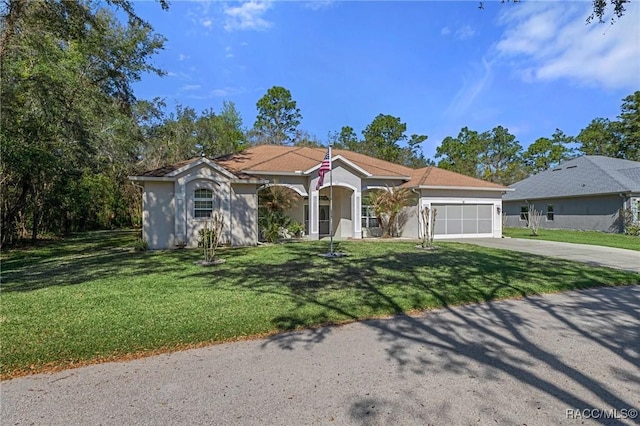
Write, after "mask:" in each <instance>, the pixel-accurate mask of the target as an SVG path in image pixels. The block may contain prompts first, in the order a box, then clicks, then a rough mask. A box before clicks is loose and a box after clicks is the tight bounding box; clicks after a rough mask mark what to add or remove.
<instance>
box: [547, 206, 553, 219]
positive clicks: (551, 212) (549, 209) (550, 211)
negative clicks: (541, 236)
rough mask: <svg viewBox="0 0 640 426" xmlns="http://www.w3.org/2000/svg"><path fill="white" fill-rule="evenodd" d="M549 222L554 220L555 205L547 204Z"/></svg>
mask: <svg viewBox="0 0 640 426" xmlns="http://www.w3.org/2000/svg"><path fill="white" fill-rule="evenodd" d="M547 220H553V204H547Z"/></svg>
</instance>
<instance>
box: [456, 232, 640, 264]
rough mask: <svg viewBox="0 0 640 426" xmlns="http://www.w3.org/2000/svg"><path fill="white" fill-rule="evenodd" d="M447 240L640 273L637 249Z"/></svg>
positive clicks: (514, 240)
mask: <svg viewBox="0 0 640 426" xmlns="http://www.w3.org/2000/svg"><path fill="white" fill-rule="evenodd" d="M447 241H455V242H458V243H467V244H475V245H479V246H483V247H491V248H499V249H505V250H514V251H520V252H525V253H533V254H539V255H541V256H550V257H557V258H560V259H566V260H573V261H576V262H582V263H588V264H589V265H594V266H606V267H609V268H616V269H623V270H626V271H631V272H638V273H640V251H634V250H625V249H620V248H615V247H603V246H594V245H587V244H573V243H562V242H557V241H545V240H534V239H526V238H465V239H456V240H447ZM639 244H640V243H639Z"/></svg>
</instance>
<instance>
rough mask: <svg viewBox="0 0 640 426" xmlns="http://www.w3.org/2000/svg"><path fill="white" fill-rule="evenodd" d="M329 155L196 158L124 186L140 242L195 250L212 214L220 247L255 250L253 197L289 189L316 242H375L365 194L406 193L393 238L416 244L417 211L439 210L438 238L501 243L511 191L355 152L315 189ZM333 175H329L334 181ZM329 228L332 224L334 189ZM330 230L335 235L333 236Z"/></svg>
mask: <svg viewBox="0 0 640 426" xmlns="http://www.w3.org/2000/svg"><path fill="white" fill-rule="evenodd" d="M326 151H327V150H326V149H324V148H308V147H288V146H273V145H261V146H255V147H251V148H248V149H246V150H245V151H243V152H241V153H239V154H233V155H229V156H226V157H220V158H216V159H213V160H210V159H207V158H194V159H191V160H188V161H184V162H181V163H178V164H174V165H170V166H167V167H163V168H160V169H156V170H150V171H147V172H145V173H143V174H141V175H139V176H131V177H130V179H131V180H132V181H134V183H135V184H136V185H138V186H140V187H141V188H142V189H143V194H142V209H143V212H142V220H143V230H142V234H143V238H144V239H145V240H146V241H147V242H148V244H149V248H151V249H161V248H173V247H177V246H183V245H187V246H196V245H197V240H198V231H199V230H200V229H202V227H203V225H204V223H205V222H206V220H207V218H209V216H210V214H211V212H212V211H220V212H222V214H223V216H224V218H225V228H224V233H225V236H224V242H225V243H229V244H231V245H255V244H257V243H258V235H259V233H258V192H259V191H260V190H261V189H263V188H266V187H269V186H272V185H280V186H285V187H288V188H290V189H291V190H293V191H294V192H295V193H296V194H297V196H298V203H297V205H296V207H295V208H294V209H293V210H291V211H289V212H287V214H288V215H289V216H290V217H291V218H292V219H295V220H296V221H298V222H300V223H301V224H303V225H304V226H305V229H306V232H305V235H306V237H307V238H308V239H310V240H314V239H319V238H321V237H324V236H327V235H329V234H330V232H331V233H333V235H334V236H336V237H341V238H356V239H359V238H363V237H368V236H375V235H376V234H378V233H379V228H378V225H377V220H376V218H375V215H374V214H373V210H372V207H371V206H368V205H367V200H368V193H369V191H375V190H379V189H384V188H387V187H404V188H410V189H411V190H412V193H413V194H414V196H413V200H412V205H411V206H410V207H407V208H405V210H404V211H403V214H402V215H401V217H399V222H400V226H399V228H400V229H398V231H399V233H400V234H401V235H402V236H403V237H408V238H419V237H420V236H421V235H422V232H423V230H424V224H423V223H422V222H421V219H420V218H419V215H418V210H419V209H421V208H423V207H426V206H429V207H432V208H437V209H438V216H437V220H436V223H435V229H434V234H435V235H436V238H465V237H494V238H500V237H501V236H502V221H501V209H502V194H503V192H505V191H509V189H508V188H506V187H504V186H502V185H498V184H495V183H491V182H485V181H482V180H479V179H475V178H472V177H468V176H463V175H461V174H458V173H454V172H451V171H448V170H442V169H438V168H437V167H424V168H422V169H411V168H409V167H404V166H401V165H398V164H393V163H389V162H387V161H383V160H379V159H377V158H372V157H368V156H366V155H362V154H358V153H355V152H351V151H345V150H340V149H334V150H333V159H332V162H333V170H332V172H331V173H330V174H329V175H327V176H326V177H325V179H324V184H323V185H322V186H321V187H320V188H316V186H317V185H316V184H317V182H318V169H319V167H320V163H321V162H322V160H323V158H324V156H325V153H326ZM331 175H332V176H331ZM331 181H332V182H333V199H334V200H333V211H332V215H333V218H332V219H333V220H332V221H330V220H329V214H330V209H329V195H330V192H331V191H330V188H329V184H330V182H331ZM330 223H332V224H333V229H332V230H330V229H329V226H330Z"/></svg>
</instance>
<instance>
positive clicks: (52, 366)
mask: <svg viewBox="0 0 640 426" xmlns="http://www.w3.org/2000/svg"><path fill="white" fill-rule="evenodd" d="M635 285H640V283H622V284H610V285H607V284H603V285H594V286H592V287H588V288H574V289H557V290H549V291H543V292H539V293H530V294H526V295H513V296H506V297H497V298H495V299H491V300H485V301H474V302H463V303H454V304H450V305H443V306H434V307H430V308H426V309H412V310H409V311H406V312H404V313H394V314H386V315H374V316H367V317H363V318H358V319H345V320H343V321H328V322H324V323H319V324H314V325H311V326H307V327H296V328H293V329H291V330H285V331H283V330H272V331H268V332H264V333H256V334H251V335H247V336H235V337H230V338H225V339H220V340H208V341H203V342H198V343H188V344H177V345H173V346H165V347H160V348H155V349H151V350H145V351H139V352H132V353H123V354H118V355H112V356H107V357H105V356H99V357H96V358H93V359H87V360H79V361H69V362H52V363H48V364H46V365H42V366H38V367H34V368H29V369H16V370H13V371H10V372H8V373H3V374H1V375H0V381H10V380H13V379H18V378H21V377H27V376H34V375H39V374H53V373H57V372H61V371H66V370H73V369H76V368H82V367H88V366H91V365H97V364H106V363H118V362H129V361H134V360H138V359H144V358H149V357H153V356H159V355H166V354H171V353H175V352H182V351H188V350H193V349H202V348H207V347H212V346H217V345H223V344H229V343H236V342H246V341H254V340H259V339H266V338H269V337H272V336H276V335H280V334H286V333H300V332H304V331H309V330H317V329H320V328H324V327H334V328H336V327H342V326H345V325H349V324H354V323H357V322H366V321H373V320H388V319H392V318H394V317H397V316H400V315H407V316H411V317H421V316H425V315H427V314H428V313H430V312H433V311H438V310H443V309H449V308H459V307H463V306H470V305H483V304H487V303H493V302H500V301H505V300H522V299H524V298H527V297H532V296H544V295H553V294H560V293H569V292H578V291H589V290H592V289H598V288H610V287H628V286H635Z"/></svg>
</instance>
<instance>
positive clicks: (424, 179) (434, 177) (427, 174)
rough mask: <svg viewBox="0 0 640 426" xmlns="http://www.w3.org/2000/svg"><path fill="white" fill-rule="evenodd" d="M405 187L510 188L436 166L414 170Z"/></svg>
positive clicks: (502, 189)
mask: <svg viewBox="0 0 640 426" xmlns="http://www.w3.org/2000/svg"><path fill="white" fill-rule="evenodd" d="M403 186H406V187H409V188H416V187H417V188H436V187H449V188H459V189H461V188H465V189H467V188H470V189H471V188H478V189H493V190H496V191H507V190H508V188H507V187H505V186H503V185H500V184H497V183H493V182H487V181H484V180H481V179H476V178H473V177H471V176H465V175H462V174H460V173H456V172H452V171H450V170H445V169H439V168H437V167H434V166H429V167H424V168H422V169H417V170H413V173H412V174H411V180H409V181H408V182H406V183H405V184H404V185H403Z"/></svg>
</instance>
